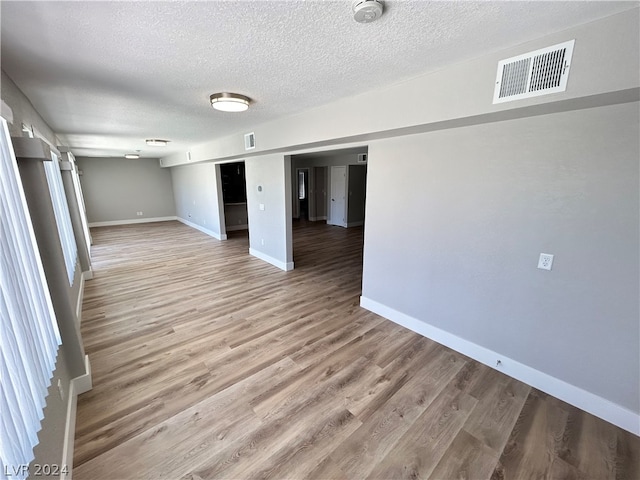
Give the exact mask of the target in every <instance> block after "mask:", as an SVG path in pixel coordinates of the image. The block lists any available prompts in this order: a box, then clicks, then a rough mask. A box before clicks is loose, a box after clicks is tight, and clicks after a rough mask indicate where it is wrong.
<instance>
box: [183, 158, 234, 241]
mask: <svg viewBox="0 0 640 480" xmlns="http://www.w3.org/2000/svg"><path fill="white" fill-rule="evenodd" d="M171 180H172V185H173V195H174V198H175V208H176V215H177V216H178V219H179V220H180V221H182V222H183V223H187V224H188V225H191V226H192V227H194V228H197V229H198V230H201V231H203V232H205V233H207V234H209V235H211V236H212V237H214V238H217V239H218V240H224V239H226V238H227V235H226V230H225V226H224V222H221V216H222V214H223V212H222V210H221V208H222V189H221V186H220V170H219V166H216V165H215V164H213V163H201V164H196V165H185V166H182V167H175V168H172V169H171Z"/></svg>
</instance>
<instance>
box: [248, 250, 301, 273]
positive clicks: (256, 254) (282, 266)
mask: <svg viewBox="0 0 640 480" xmlns="http://www.w3.org/2000/svg"><path fill="white" fill-rule="evenodd" d="M249 254H250V255H253V256H254V257H256V258H259V259H260V260H264V261H265V262H267V263H270V264H271V265H273V266H275V267H278V268H279V269H280V270H284V271H285V272H288V271H290V270H293V262H281V261H280V260H276V259H275V258H273V257H270V256H269V255H267V254H265V253H262V252H261V251H259V250H256V249H255V248H249Z"/></svg>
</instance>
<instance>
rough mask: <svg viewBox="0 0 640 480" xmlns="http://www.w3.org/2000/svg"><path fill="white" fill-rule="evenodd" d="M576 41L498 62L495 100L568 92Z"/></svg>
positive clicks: (496, 101) (501, 100) (500, 101)
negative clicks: (570, 68) (568, 80)
mask: <svg viewBox="0 0 640 480" xmlns="http://www.w3.org/2000/svg"><path fill="white" fill-rule="evenodd" d="M574 43H575V40H570V41H568V42H564V43H560V44H558V45H553V46H552V47H547V48H543V49H540V50H536V51H534V52H529V53H525V54H523V55H518V56H517V57H512V58H507V59H505V60H501V61H500V62H498V74H497V76H496V86H495V90H494V92H493V103H502V102H510V101H513V100H521V99H523V98H531V97H537V96H540V95H548V94H550V93H558V92H564V91H565V90H566V88H567V79H568V78H569V67H570V66H571V56H572V54H573V45H574Z"/></svg>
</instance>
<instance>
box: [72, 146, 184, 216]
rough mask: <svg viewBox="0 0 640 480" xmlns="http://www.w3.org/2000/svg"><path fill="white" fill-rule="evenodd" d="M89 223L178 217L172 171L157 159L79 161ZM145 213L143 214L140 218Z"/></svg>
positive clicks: (83, 159)
mask: <svg viewBox="0 0 640 480" xmlns="http://www.w3.org/2000/svg"><path fill="white" fill-rule="evenodd" d="M76 162H77V164H78V169H79V170H81V171H82V176H81V177H80V182H81V183H82V191H83V194H84V197H85V204H86V207H87V219H88V221H89V223H90V224H94V225H95V224H98V225H100V224H117V223H131V222H137V221H154V220H164V219H167V218H171V217H175V215H176V210H175V206H174V200H173V189H172V186H171V172H170V170H169V169H164V168H161V167H160V165H159V164H158V160H157V159H153V158H139V159H137V160H128V159H126V158H93V157H91V158H90V157H78V158H76ZM137 212H142V215H140V216H139V215H137Z"/></svg>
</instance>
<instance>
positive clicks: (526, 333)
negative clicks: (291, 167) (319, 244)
mask: <svg viewBox="0 0 640 480" xmlns="http://www.w3.org/2000/svg"><path fill="white" fill-rule="evenodd" d="M638 115H639V114H638V103H637V102H636V103H630V104H623V105H613V106H608V107H602V108H594V109H589V110H582V111H576V112H566V113H559V114H555V115H547V116H541V117H532V118H526V119H520V120H515V121H511V122H500V123H495V124H488V125H478V126H473V127H467V128H459V129H454V130H449V131H441V132H433V133H429V134H422V135H415V136H407V137H403V138H396V139H388V140H381V141H377V142H373V143H372V144H370V145H369V171H368V192H367V193H368V195H367V212H366V215H367V224H366V238H365V248H364V278H363V293H362V295H363V303H364V304H369V306H370V307H371V308H373V309H374V310H378V311H382V312H385V313H386V315H387V316H388V317H390V318H392V319H395V320H398V321H400V323H403V322H404V323H407V322H408V323H409V324H411V325H412V326H413V328H414V329H417V330H418V331H420V330H423V331H427V332H433V331H434V330H433V329H432V328H427V326H430V327H435V328H436V329H440V330H441V331H443V332H446V334H445V335H444V337H443V338H445V339H449V340H451V339H452V338H453V341H454V343H455V342H457V341H456V340H455V338H454V337H457V338H459V339H462V340H464V341H468V342H471V343H472V344H473V348H471V350H470V351H467V352H466V353H468V354H469V355H471V356H475V354H476V353H478V352H480V353H481V355H480V356H481V357H482V352H481V350H482V349H486V350H488V351H490V352H495V356H493V355H492V354H491V355H489V357H487V358H486V361H487V362H488V363H490V364H492V366H495V362H496V360H497V359H500V358H502V362H503V366H504V369H505V371H506V373H509V374H511V375H514V376H518V373H519V372H518V369H519V366H518V365H517V364H514V366H513V368H512V367H511V365H510V363H509V361H508V360H507V359H511V360H513V361H515V362H518V363H520V364H523V365H524V366H526V367H528V368H530V369H533V370H535V371H537V372H540V373H542V374H543V375H542V377H541V378H542V380H541V382H540V383H539V384H538V385H536V381H537V380H536V378H534V377H535V375H533V376H532V375H529V374H532V373H535V372H532V371H530V370H527V369H525V370H527V372H528V374H527V375H525V377H526V378H525V379H526V380H527V381H528V382H529V383H532V384H534V386H538V387H539V388H543V389H546V388H549V387H551V389H552V393H554V394H555V395H556V396H561V397H562V392H559V391H557V388H555V387H554V385H555V386H556V387H557V385H556V384H555V383H554V382H553V379H559V380H561V382H566V383H567V384H569V385H570V386H572V387H575V388H569V389H568V394H567V396H568V398H567V399H568V400H570V401H571V403H574V404H576V403H578V404H579V403H580V402H583V404H579V405H578V406H581V407H582V408H584V409H586V410H588V411H592V412H594V413H597V414H599V415H600V416H603V415H604V416H605V418H607V416H608V419H609V420H610V421H615V417H616V416H618V417H619V418H622V417H624V418H626V421H627V422H629V421H631V422H633V421H634V418H635V424H636V429H637V414H638V412H639V411H640V385H639V379H640V366H639V361H638V360H639V358H640V345H639V337H640V330H639V318H640V312H639V305H638V292H639V291H640V285H639V262H640V258H639V245H640V241H639V238H638V237H639V229H640V225H639V216H640V211H639V202H640V198H639V191H640V185H639V174H640V166H639V163H640V160H639V158H640V151H639V142H640V138H639V129H640V125H639V119H638ZM541 252H544V253H551V254H554V255H555V259H554V263H553V270H552V271H550V272H549V271H544V270H539V269H537V268H536V266H537V261H538V255H539V254H540V253H541ZM421 324H423V325H424V327H425V328H422V327H421ZM437 335H439V333H437V331H436V336H437ZM457 343H458V346H457V348H458V349H461V350H462V351H463V352H465V348H467V346H465V343H464V342H457ZM476 347H480V348H476ZM484 353H487V352H484ZM520 373H521V372H520ZM584 392H586V393H588V394H593V395H594V396H595V397H599V398H593V397H591V396H589V395H586V394H583V393H584ZM574 397H578V398H574ZM580 397H581V398H580ZM592 400H593V401H592ZM609 402H611V403H610V404H609ZM584 403H586V404H584ZM625 410H626V411H627V412H626V413H625ZM634 414H635V415H636V416H635V417H634ZM632 426H633V425H632V424H627V428H631V427H632ZM636 433H637V432H636Z"/></svg>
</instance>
